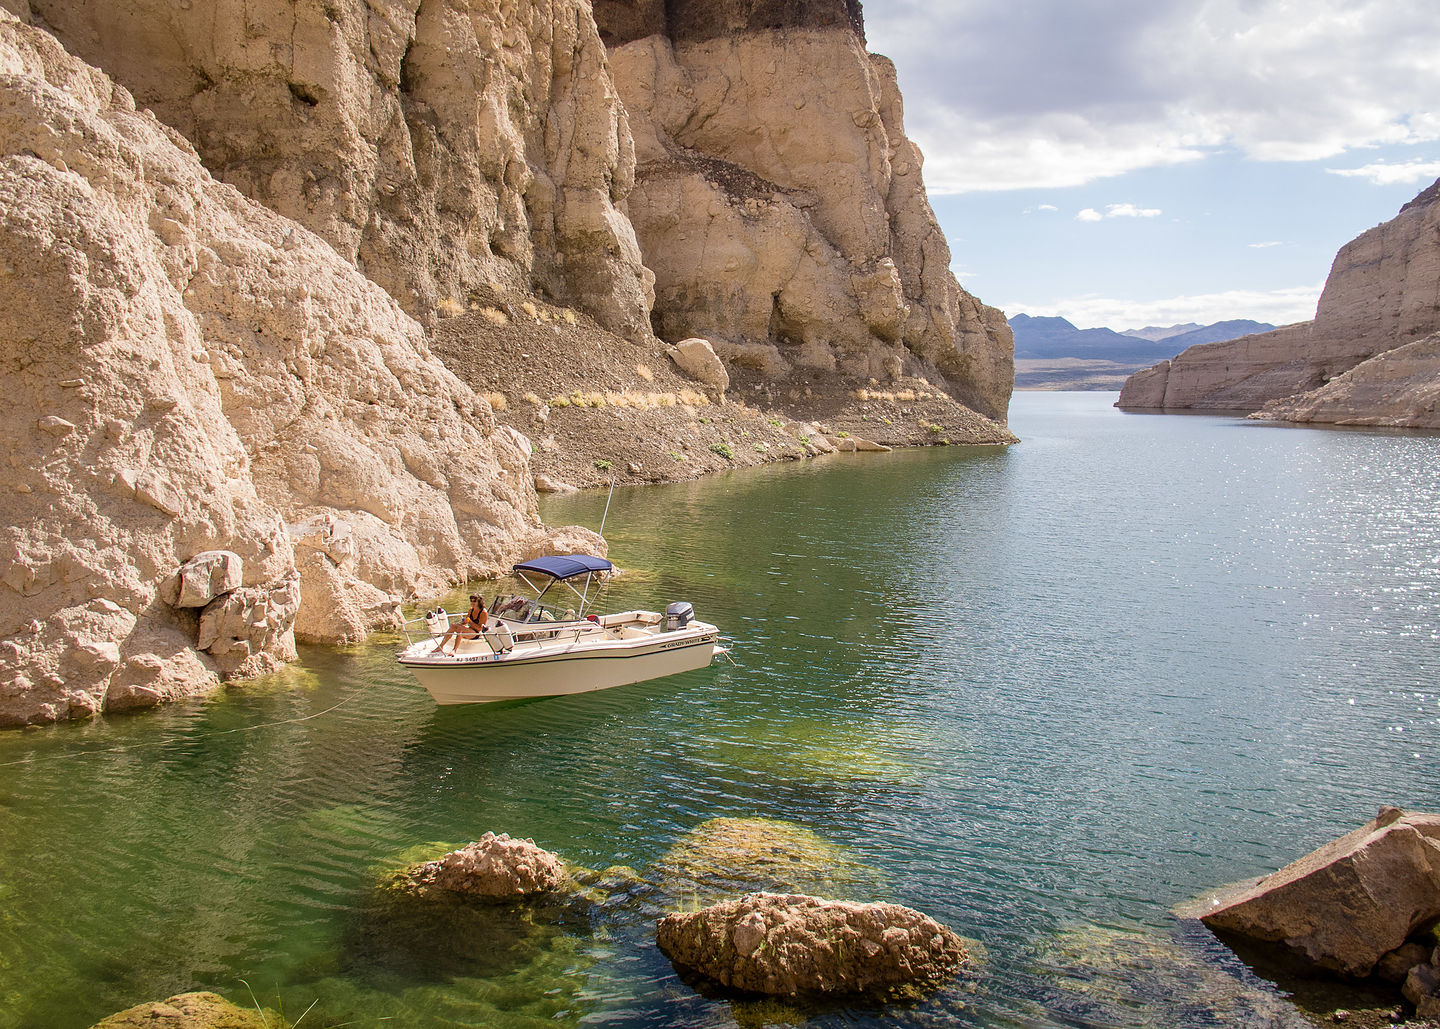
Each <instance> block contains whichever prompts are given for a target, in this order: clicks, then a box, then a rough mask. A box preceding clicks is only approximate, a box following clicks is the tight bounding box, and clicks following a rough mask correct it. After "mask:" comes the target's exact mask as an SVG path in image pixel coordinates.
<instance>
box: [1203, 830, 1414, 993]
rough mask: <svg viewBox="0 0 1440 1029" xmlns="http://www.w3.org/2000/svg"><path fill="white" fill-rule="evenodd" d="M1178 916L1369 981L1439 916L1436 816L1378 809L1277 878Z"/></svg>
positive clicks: (1235, 889) (1227, 890) (1229, 890)
mask: <svg viewBox="0 0 1440 1029" xmlns="http://www.w3.org/2000/svg"><path fill="white" fill-rule="evenodd" d="M1177 914H1180V915H1182V916H1189V917H1198V918H1200V919H1201V920H1202V921H1204V923H1205V924H1206V925H1207V926H1209V927H1210V928H1211V929H1214V930H1218V931H1222V932H1232V933H1238V934H1240V935H1242V936H1247V937H1250V938H1253V939H1257V940H1264V941H1269V942H1276V943H1282V944H1284V945H1285V946H1286V947H1288V948H1289V949H1290V950H1292V951H1294V952H1295V953H1296V954H1298V955H1300V956H1302V957H1304V958H1305V959H1306V960H1308V961H1310V962H1312V963H1313V964H1315V965H1317V966H1318V967H1320V968H1324V969H1328V970H1330V971H1334V972H1339V973H1341V974H1343V975H1349V976H1356V977H1363V976H1367V975H1369V974H1370V973H1371V972H1372V971H1374V969H1375V967H1376V964H1377V962H1379V961H1380V959H1381V958H1382V957H1383V956H1384V955H1386V954H1387V953H1389V952H1391V951H1394V950H1396V949H1397V948H1399V947H1400V946H1401V945H1402V944H1404V943H1405V941H1406V938H1407V937H1408V936H1410V934H1411V933H1413V932H1414V931H1415V930H1417V929H1419V928H1421V927H1423V926H1425V925H1427V924H1428V923H1430V922H1432V921H1433V920H1434V919H1436V918H1437V917H1440V815H1430V814H1419V813H1410V814H1406V813H1404V812H1402V811H1400V810H1399V809H1398V808H1382V809H1381V811H1380V815H1379V817H1378V818H1376V819H1374V820H1372V821H1371V822H1369V823H1367V824H1366V825H1364V826H1361V827H1360V828H1359V829H1356V830H1355V831H1354V832H1352V833H1349V834H1348V835H1346V836H1342V837H1341V838H1340V839H1338V840H1334V841H1332V842H1330V843H1327V844H1326V845H1325V846H1323V847H1321V848H1319V849H1318V850H1316V851H1313V852H1312V853H1310V854H1307V855H1306V856H1305V857H1302V858H1300V859H1299V860H1298V861H1295V862H1293V863H1291V864H1289V865H1286V866H1285V867H1284V868H1282V869H1280V870H1279V871H1278V872H1275V873H1274V874H1272V875H1268V876H1266V877H1264V878H1263V879H1259V880H1254V881H1249V882H1243V883H1236V884H1234V885H1232V886H1227V887H1222V888H1221V889H1219V890H1216V891H1215V892H1214V893H1213V894H1210V895H1205V896H1201V897H1199V898H1197V899H1196V900H1195V901H1194V902H1192V903H1191V904H1189V905H1186V906H1185V907H1183V908H1181V909H1179V910H1177Z"/></svg>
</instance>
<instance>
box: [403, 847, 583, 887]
mask: <svg viewBox="0 0 1440 1029" xmlns="http://www.w3.org/2000/svg"><path fill="white" fill-rule="evenodd" d="M408 878H409V880H410V882H411V883H413V884H414V885H415V886H419V887H433V888H435V889H439V890H448V891H450V892H452V893H465V894H470V895H472V896H476V897H483V898H486V899H489V900H520V899H523V898H525V897H530V896H534V895H535V894H539V893H548V892H550V891H552V890H555V889H558V888H559V887H560V886H561V885H562V884H563V883H564V882H565V879H566V873H565V865H564V863H563V862H562V861H561V860H560V858H558V857H557V856H555V855H554V854H552V853H550V852H549V851H548V850H545V849H544V848H542V847H538V846H536V845H535V841H534V840H512V839H511V838H510V836H509V834H508V833H501V834H500V835H499V836H496V835H495V834H494V833H493V832H487V833H486V834H485V835H484V836H482V837H480V839H479V840H477V841H475V842H474V843H469V844H466V845H465V846H463V847H461V848H460V849H459V850H455V851H451V852H450V853H449V854H446V855H445V856H444V857H442V858H438V859H436V860H434V861H427V862H425V863H424V864H422V865H418V866H417V867H415V868H414V869H412V870H411V871H410V873H409V876H408Z"/></svg>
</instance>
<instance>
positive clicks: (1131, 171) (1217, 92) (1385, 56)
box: [865, 0, 1440, 329]
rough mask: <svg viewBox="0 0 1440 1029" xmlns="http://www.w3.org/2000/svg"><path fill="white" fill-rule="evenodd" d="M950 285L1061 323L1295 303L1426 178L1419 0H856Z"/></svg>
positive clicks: (1189, 316)
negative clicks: (885, 65)
mask: <svg viewBox="0 0 1440 1029" xmlns="http://www.w3.org/2000/svg"><path fill="white" fill-rule="evenodd" d="M865 23H866V35H867V37H868V42H869V45H870V49H871V50H873V51H875V52H876V53H881V54H885V55H886V56H888V57H890V58H891V59H893V60H894V61H895V64H896V67H897V69H898V71H899V76H900V87H901V90H902V92H903V93H904V95H905V121H906V129H907V131H908V133H909V135H910V136H911V138H912V139H914V140H915V141H916V142H917V143H918V144H919V145H920V147H921V149H922V150H923V151H924V153H925V157H926V162H925V181H926V184H927V186H928V187H929V190H930V198H931V203H932V204H933V205H934V207H935V211H936V214H937V215H938V216H939V218H940V223H941V225H942V227H943V228H944V229H945V234H946V237H947V238H948V239H949V241H950V247H951V250H952V251H953V252H954V264H953V267H954V270H955V273H956V274H957V275H958V276H959V277H960V280H961V282H962V283H963V284H964V285H965V286H966V288H967V289H969V290H970V291H971V292H973V293H975V294H976V295H977V296H979V297H980V298H981V299H982V300H984V301H985V302H986V303H990V304H994V305H996V306H998V307H1001V308H1003V309H1004V310H1005V312H1006V313H1007V314H1010V315H1014V314H1017V313H1020V312H1025V313H1027V314H1032V315H1050V314H1058V315H1063V316H1064V317H1066V318H1069V319H1070V320H1071V321H1073V322H1075V323H1076V324H1077V325H1080V326H1082V327H1090V326H1096V325H1108V326H1110V327H1111V328H1116V329H1127V328H1136V327H1139V326H1142V325H1148V324H1160V325H1168V324H1172V323H1176V322H1189V321H1197V322H1202V323H1205V322H1212V321H1219V320H1222V319H1226V318H1254V319H1257V320H1260V321H1270V322H1275V323H1284V322H1290V321H1297V320H1301V319H1305V318H1309V317H1311V316H1312V315H1313V314H1314V311H1315V301H1316V300H1317V299H1318V298H1319V295H1320V288H1321V286H1322V285H1323V284H1324V281H1325V276H1326V274H1327V273H1328V271H1329V269H1330V262H1331V260H1332V259H1333V258H1334V256H1335V251H1336V250H1337V249H1339V247H1340V246H1341V245H1342V244H1343V243H1345V242H1346V241H1348V240H1350V239H1352V238H1354V237H1355V236H1356V235H1358V234H1359V233H1360V232H1362V231H1364V230H1365V229H1367V228H1370V227H1371V226H1373V225H1376V224H1378V223H1379V222H1381V221H1385V220H1386V219H1389V218H1391V217H1394V215H1395V213H1396V212H1397V211H1398V210H1399V208H1400V205H1401V204H1403V203H1405V202H1406V201H1408V200H1409V199H1410V198H1411V197H1413V196H1414V195H1415V194H1416V193H1417V192H1419V191H1420V190H1421V189H1422V188H1424V187H1425V186H1428V185H1429V184H1430V183H1432V182H1434V181H1435V180H1436V178H1440V8H1437V6H1436V0H939V2H936V0H928V2H927V0H865Z"/></svg>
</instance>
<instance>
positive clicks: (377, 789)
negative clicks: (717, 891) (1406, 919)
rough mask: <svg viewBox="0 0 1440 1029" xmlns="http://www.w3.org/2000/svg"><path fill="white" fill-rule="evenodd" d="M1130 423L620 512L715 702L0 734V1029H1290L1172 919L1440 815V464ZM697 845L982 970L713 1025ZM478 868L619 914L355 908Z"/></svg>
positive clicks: (1425, 451)
mask: <svg viewBox="0 0 1440 1029" xmlns="http://www.w3.org/2000/svg"><path fill="white" fill-rule="evenodd" d="M1113 399H1114V397H1113V394H1045V393H1020V394H1017V395H1016V397H1015V400H1014V404H1013V407H1012V412H1011V425H1012V428H1013V429H1014V430H1015V432H1016V433H1017V434H1018V435H1019V436H1020V437H1021V438H1022V439H1023V440H1024V442H1023V443H1021V444H1020V445H1018V446H1014V447H1010V448H1008V449H1001V448H982V449H961V448H933V449H926V450H923V451H915V452H905V453H895V454H888V455H840V456H837V457H834V458H829V459H824V460H817V461H814V462H810V463H806V464H787V465H783V466H771V467H767V468H762V469H756V470H751V471H746V472H737V473H734V474H730V475H722V476H719V477H715V478H711V479H707V480H705V481H702V482H697V483H688V484H680V485H674V486H665V487H650V488H635V489H617V490H616V492H615V496H614V499H613V502H612V504H611V507H610V511H609V515H608V522H607V525H606V531H607V535H608V537H609V539H610V541H611V548H612V549H611V556H612V558H613V559H614V560H615V561H616V562H617V563H618V564H619V565H621V566H622V567H624V568H625V569H626V574H625V575H624V576H623V577H622V578H621V579H619V580H618V581H617V582H616V583H615V584H614V585H613V586H612V587H611V591H610V593H609V596H608V598H607V602H606V606H610V607H615V608H619V607H623V606H630V605H632V604H637V603H638V604H642V605H644V606H650V607H654V606H657V605H663V604H664V603H665V602H667V601H669V600H678V599H685V600H689V601H691V602H692V603H693V604H694V605H695V609H696V612H697V614H698V615H699V616H700V617H701V618H704V619H706V620H707V621H714V622H716V623H718V624H719V625H720V626H721V627H722V629H723V630H724V632H725V633H726V634H727V635H728V636H730V637H731V638H732V639H733V641H734V657H735V665H734V666H732V665H729V664H725V663H720V664H716V665H715V666H713V667H712V668H710V669H706V670H704V671H700V672H694V673H687V674H685V675H682V676H676V677H673V678H670V679H664V680H658V681H654V682H650V683H644V684H638V685H636V686H631V687H623V688H620V689H616V690H612V691H609V692H606V693H602V694H595V695H591V696H583V697H574V698H566V699H555V700H546V701H542V702H536V703H530V704H524V705H519V706H511V707H506V708H500V709H493V708H484V707H465V708H446V709H437V708H436V707H435V706H434V705H433V704H432V703H431V702H430V700H429V697H428V696H427V695H426V694H425V693H424V692H423V691H422V690H420V689H419V688H418V687H417V686H416V685H415V684H414V683H413V681H412V680H410V678H409V677H408V676H407V675H406V674H405V673H404V672H403V671H402V670H400V669H399V668H398V667H397V666H395V665H394V663H393V651H394V649H395V648H396V644H395V642H394V641H393V640H378V641H373V642H371V643H369V644H367V645H365V646H360V647H354V648H348V649H341V650H335V649H320V648H311V649H305V650H302V662H301V664H300V665H299V666H297V667H295V668H292V669H290V670H288V671H287V672H285V673H284V674H282V675H279V676H276V677H274V678H272V679H270V680H267V681H264V682H261V683H257V684H254V685H250V686H247V687H245V688H237V689H230V690H227V691H225V692H224V693H222V694H221V695H219V696H218V697H216V698H212V699H211V700H209V701H202V702H195V703H190V704H186V705H183V706H179V707H171V708H167V709H165V710H162V711H157V712H151V713H147V714H143V715H137V716H133V717H124V718H114V719H109V720H102V721H97V722H94V723H91V724H85V725H66V726H57V727H50V728H44V729H39V730H34V731H25V732H10V733H4V734H0V1029H15V1027H21V1026H24V1027H30V1026H43V1027H51V1026H53V1027H62V1029H64V1027H77V1029H78V1027H85V1026H89V1025H90V1024H91V1023H93V1022H94V1021H96V1020H98V1019H99V1018H100V1017H102V1016H104V1015H106V1014H108V1013H110V1012H113V1011H116V1010H119V1009H121V1008H124V1007H127V1006H129V1005H131V1004H135V1003H138V1002H140V1001H145V1000H154V999H160V998H163V997H165V996H167V995H169V994H172V993H175V992H180V991H183V990H189V989H212V990H215V991H217V992H220V993H222V994H224V995H226V996H227V997H229V998H230V999H232V1000H235V1001H237V1002H242V1003H245V1004H247V1005H248V1004H249V1003H250V997H251V994H252V993H253V995H254V996H255V997H256V998H258V999H259V1001H260V1002H261V1003H262V1004H264V1005H265V1006H268V1007H272V1008H276V1007H279V1008H283V1010H284V1013H285V1014H286V1016H287V1017H289V1018H290V1019H291V1020H294V1019H296V1018H298V1017H300V1016H301V1015H302V1013H305V1012H306V1011H307V1009H309V1012H308V1014H305V1015H304V1018H303V1020H302V1021H301V1023H300V1024H301V1026H303V1027H310V1026H321V1025H340V1024H348V1025H361V1026H381V1025H403V1026H422V1027H429V1026H458V1025H486V1026H492V1025H493V1026H506V1027H508V1026H538V1025H542V1024H543V1025H553V1024H560V1025H597V1026H598V1025H604V1026H654V1027H659V1026H703V1027H710V1026H716V1027H719V1026H729V1025H736V1024H740V1025H764V1024H782V1025H783V1024H802V1023H805V1024H810V1025H815V1026H841V1025H844V1026H849V1025H863V1026H932V1025H935V1026H939V1025H976V1026H1147V1025H1174V1026H1230V1025H1241V1026H1275V1025H1281V1026H1284V1025H1292V1024H1294V1025H1304V1024H1308V1023H1306V1022H1305V1021H1303V1020H1302V1016H1301V1013H1300V1008H1299V1007H1298V1006H1297V1004H1296V1003H1295V1002H1294V1001H1291V1000H1289V999H1287V997H1286V990H1287V989H1289V988H1290V987H1291V986H1293V985H1294V984H1291V983H1289V982H1284V981H1282V982H1283V987H1282V986H1276V985H1274V984H1272V983H1271V982H1270V981H1268V980H1267V979H1265V978H1264V977H1262V976H1261V975H1258V974H1256V973H1255V972H1254V971H1252V970H1251V969H1249V968H1248V967H1247V966H1245V965H1244V964H1242V963H1241V962H1240V961H1239V960H1238V959H1236V958H1235V957H1234V956H1233V955H1232V954H1231V953H1230V951H1229V950H1227V949H1226V948H1225V947H1223V946H1222V945H1220V944H1219V943H1218V942H1217V941H1215V940H1214V939H1213V938H1212V937H1211V936H1210V935H1209V934H1208V933H1207V932H1205V931H1204V930H1203V928H1199V927H1197V926H1195V925H1194V924H1190V923H1179V922H1177V921H1176V920H1175V919H1174V918H1172V917H1171V916H1170V914H1169V909H1170V908H1171V906H1172V905H1174V904H1175V903H1177V902H1179V901H1182V900H1185V899H1188V898H1189V897H1191V896H1193V895H1195V894H1197V893H1199V892H1201V891H1202V890H1204V889H1205V888H1207V887H1209V886H1212V885H1215V884H1219V883H1222V882H1226V881H1230V880H1234V879H1239V878H1243V877H1246V876H1252V875H1258V874H1261V873H1264V872H1266V871H1269V870H1272V869H1274V868H1276V867H1278V866H1279V865H1281V864H1284V863H1286V862H1288V861H1289V860H1292V859H1293V858H1295V857H1297V856H1299V855H1300V854H1301V853H1303V852H1305V851H1307V850H1309V849H1311V848H1312V847H1314V846H1316V845H1318V844H1320V843H1321V842H1324V841H1325V840H1327V839H1329V838H1331V837H1333V836H1335V835H1338V834H1340V833H1342V832H1345V831H1348V830H1349V829H1351V828H1354V827H1355V826H1357V825H1359V824H1360V823H1362V822H1363V821H1365V820H1366V819H1367V818H1370V817H1372V816H1373V815H1374V813H1375V810H1376V808H1377V807H1378V806H1379V805H1381V804H1384V803H1393V804H1400V805H1402V806H1406V807H1414V808H1420V809H1429V810H1435V809H1437V808H1440V776H1437V767H1440V760H1437V754H1440V748H1437V741H1440V686H1437V682H1436V674H1435V673H1436V662H1437V654H1440V475H1437V472H1440V437H1437V436H1433V435H1418V434H1400V433H1381V432H1356V431H1336V430H1322V429H1299V428H1283V427H1276V426H1268V425H1261V424H1256V423H1249V422H1245V421H1241V420H1236V419H1232V418H1226V417H1184V416H1145V415H1127V414H1122V413H1120V412H1117V411H1115V410H1114V409H1113V408H1111V407H1110V406H1109V405H1110V403H1111V402H1112V401H1113ZM604 505H605V497H604V495H603V494H601V495H598V496H597V495H593V494H590V495H584V496H576V497H569V498H554V499H551V500H550V501H549V502H548V503H547V505H546V506H545V509H544V514H545V517H546V519H547V521H549V522H551V523H552V524H560V523H565V522H572V521H573V522H582V523H585V524H588V525H590V526H592V527H596V526H598V524H599V521H600V517H601V512H602V510H603V508H604ZM717 818H728V819H744V820H763V821H760V822H758V823H757V824H759V825H761V826H768V827H770V829H771V830H772V831H775V832H781V833H789V834H791V836H790V837H788V838H791V839H796V840H804V841H809V843H810V844H813V846H814V848H817V849H820V850H821V851H822V853H824V854H826V855H828V856H829V857H830V858H831V859H832V864H831V867H830V870H829V872H827V873H824V874H826V875H829V876H830V878H829V879H828V880H825V881H822V882H819V883H817V884H813V885H815V888H816V889H826V890H828V891H829V892H832V893H835V894H838V895H843V896H848V897H853V898H854V899H862V900H868V899H889V900H895V901H898V902H901V903H905V904H909V905H911V906H914V907H917V908H919V909H921V910H923V911H925V912H927V913H929V914H931V915H933V916H934V917H936V918H938V919H940V920H941V921H943V922H945V923H947V924H948V925H950V926H952V927H953V928H954V929H955V930H956V931H958V932H960V933H961V934H962V935H964V936H967V937H970V938H971V939H973V940H975V941H977V945H976V950H977V953H978V954H980V960H979V961H978V963H977V967H976V969H975V970H974V971H973V972H972V973H971V974H969V975H967V976H966V977H964V978H962V979H960V980H958V981H957V983H956V985H955V987H954V988H953V989H950V990H946V991H944V992H942V993H940V994H938V995H936V996H935V997H932V998H930V999H928V1000H925V1001H922V1002H919V1003H914V1004H911V1005H908V1006H900V1007H890V1008H880V1009H866V1008H853V1007H844V1006H837V1007H831V1008H828V1009H823V1010H813V1009H812V1010H795V1009H785V1008H783V1007H777V1006H773V1005H772V1006H765V1005H755V1004H750V1003H745V1002H737V1001H735V1000H733V999H731V998H726V997H723V996H702V995H700V994H697V993H696V992H695V991H694V990H693V989H691V987H690V986H688V985H686V984H685V983H684V982H682V981H681V980H680V978H679V977H677V976H676V974H675V973H674V971H673V970H672V969H671V968H670V966H669V964H668V962H667V961H666V960H665V959H664V958H663V956H661V955H660V954H659V953H658V951H656V950H655V948H654V945H653V936H654V930H653V920H654V917H655V915H656V914H657V913H658V912H659V911H661V910H664V909H666V908H669V907H676V906H683V905H684V904H686V903H694V902H697V900H698V899H699V898H700V894H701V893H703V892H704V891H705V890H706V889H707V888H708V887H706V885H705V883H704V882H703V881H698V880H697V881H694V882H692V881H685V880H684V877H683V876H681V877H679V878H677V876H676V874H675V873H674V871H673V869H674V868H675V867H676V866H677V864H682V865H683V864H684V860H683V857H684V855H685V854H687V853H691V854H693V853H695V843H696V840H697V839H698V838H699V837H700V836H703V834H704V832H705V830H706V827H707V824H708V825H709V826H711V827H713V826H714V825H715V824H716V823H713V822H711V821H710V820H712V819H717ZM721 824H727V823H721ZM486 830H494V831H497V832H509V833H511V834H512V835H517V836H528V837H533V838H534V839H535V840H536V841H537V842H538V843H540V844H541V845H543V846H545V847H547V848H549V849H551V850H554V851H556V852H558V853H559V854H561V855H562V856H564V857H565V858H566V859H567V860H569V861H572V862H575V863H576V864H578V865H582V866H585V867H588V868H592V869H604V868H607V867H609V866H615V865H622V866H629V867H630V868H632V869H634V870H635V871H636V873H637V875H638V884H636V883H632V884H631V886H630V888H629V889H628V890H627V891H624V892H615V893H612V894H611V895H610V896H609V897H608V899H606V898H605V897H603V896H599V897H596V896H592V897H590V898H588V899H574V900H571V901H568V902H566V903H563V904H558V905H557V906H554V907H551V908H541V909H534V910H526V911H520V912H504V911H496V910H488V909H487V910H469V909H466V910H458V911H449V912H447V913H445V916H444V917H443V918H440V919H432V920H430V921H425V920H424V919H419V918H417V916H415V914H414V913H413V912H411V913H409V914H406V913H404V912H401V913H397V912H395V911H393V910H390V909H387V908H385V907H384V905H380V904H377V903H376V901H375V898H374V895H373V894H372V892H371V886H372V884H373V883H374V882H375V877H376V875H377V873H378V871H379V870H380V869H383V868H385V867H394V866H396V865H397V864H399V863H401V862H402V861H403V860H404V858H405V857H406V856H407V854H406V852H407V851H412V852H413V850H414V848H418V847H420V846H421V845H424V844H430V843H434V844H437V845H444V846H445V847H453V846H458V845H460V844H463V843H465V842H466V841H468V840H470V839H473V838H477V837H478V836H479V835H480V834H482V833H483V832H485V831H486ZM697 834H698V835H697ZM667 855H668V857H667ZM677 855H679V857H677ZM667 869H669V870H668V871H667ZM804 874H806V873H803V872H798V873H797V875H799V876H800V877H801V879H802V880H803V878H804ZM809 874H812V876H813V875H819V874H821V873H819V872H815V873H809ZM702 879H703V876H702ZM697 883H698V884H697ZM800 885H806V883H805V882H803V881H802V882H801V883H800ZM1363 1001H1364V998H1363V997H1361V996H1358V995H1352V994H1348V993H1344V992H1341V993H1338V994H1321V995H1319V996H1313V995H1312V994H1311V993H1310V992H1308V991H1306V990H1302V991H1301V993H1300V995H1299V1002H1300V1004H1301V1005H1305V1006H1309V1007H1321V1008H1323V1007H1324V1005H1325V1004H1332V1005H1333V1004H1334V1003H1346V1004H1350V1005H1354V1004H1358V1003H1362V1002H1363ZM312 1004H313V1005H314V1006H313V1008H312V1007H311V1005H312Z"/></svg>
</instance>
